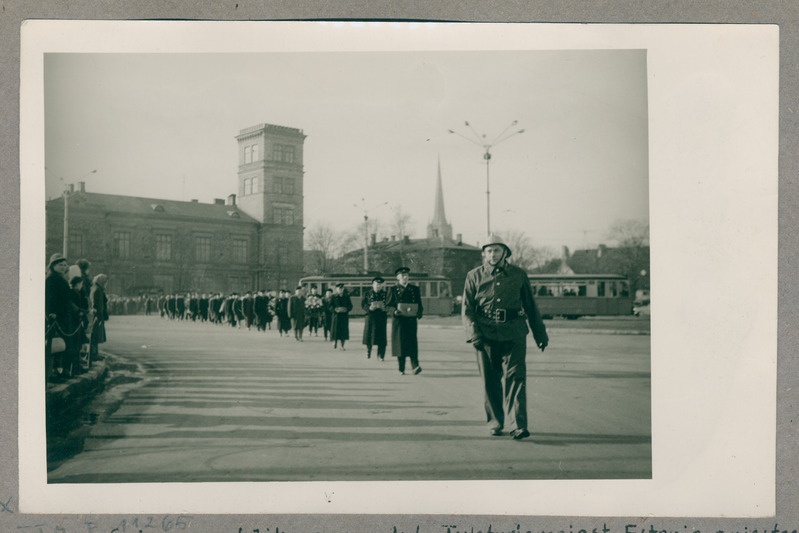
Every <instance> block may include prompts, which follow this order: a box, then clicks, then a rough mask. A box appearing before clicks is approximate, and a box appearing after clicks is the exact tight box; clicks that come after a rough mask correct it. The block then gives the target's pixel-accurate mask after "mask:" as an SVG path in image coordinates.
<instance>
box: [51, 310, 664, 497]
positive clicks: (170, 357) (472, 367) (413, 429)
mask: <svg viewBox="0 0 799 533" xmlns="http://www.w3.org/2000/svg"><path fill="white" fill-rule="evenodd" d="M423 323H424V321H423ZM361 327H362V322H360V321H355V320H354V321H353V322H352V323H351V332H352V338H353V341H352V342H350V343H348V344H347V351H340V350H334V349H333V348H332V345H331V344H330V343H328V342H325V341H324V340H323V339H322V337H307V336H306V339H305V341H304V342H302V343H300V342H297V341H295V340H294V339H293V338H280V337H279V336H278V334H277V332H276V331H268V332H266V333H259V332H256V331H254V330H253V331H247V330H238V329H232V328H229V327H223V326H210V325H203V324H199V323H178V322H169V321H165V320H162V319H160V318H158V317H144V316H139V317H125V318H123V317H119V318H117V317H114V319H113V320H112V321H111V322H109V324H108V334H109V339H110V341H109V342H108V343H107V344H106V345H104V348H105V349H106V351H108V352H109V353H112V354H114V355H115V356H118V357H120V358H123V359H126V360H130V361H135V362H138V363H139V364H140V365H142V367H143V368H144V369H145V373H144V375H145V376H146V377H145V379H144V380H143V381H141V382H140V383H139V384H138V386H136V387H134V388H133V389H131V390H130V391H128V392H127V394H126V397H125V400H124V402H123V403H122V405H121V406H120V407H119V409H117V410H116V411H115V412H113V413H112V414H110V415H109V416H107V417H104V418H103V419H101V420H100V421H98V423H97V424H96V425H95V426H93V427H92V428H91V432H90V434H89V435H88V437H87V438H86V440H85V448H84V450H83V452H81V453H79V454H78V455H76V456H74V457H72V458H71V459H68V460H66V461H64V462H63V463H61V464H60V465H58V466H57V467H56V468H54V469H53V470H51V471H50V472H49V479H48V481H49V482H51V483H61V482H66V483H70V482H80V483H92V482H114V483H124V482H159V481H170V482H189V481H279V480H292V481H298V480H300V481H320V480H326V481H333V480H428V479H430V480H434V479H452V480H458V479H611V478H649V477H651V432H650V427H651V416H650V406H651V403H650V361H649V341H650V337H649V336H648V335H612V334H591V333H585V332H580V331H576V332H575V331H569V330H567V329H557V328H552V330H551V344H550V348H548V349H547V350H546V352H545V353H543V354H542V353H540V352H538V351H537V350H533V349H532V348H533V347H532V346H531V348H530V349H529V350H528V403H529V419H530V429H531V431H532V433H533V436H532V437H531V438H529V439H526V440H524V441H513V440H512V439H510V438H509V437H490V436H489V435H488V431H487V427H486V426H485V424H484V418H483V417H484V414H483V407H482V397H481V394H480V391H479V383H478V380H479V377H478V374H477V369H476V363H475V360H474V356H473V353H472V352H471V351H470V349H469V348H468V346H467V345H465V344H464V343H463V340H462V334H461V330H460V329H458V328H449V327H440V326H426V327H425V326H424V325H423V326H422V327H420V331H419V338H420V345H421V356H420V359H421V364H422V367H423V368H424V371H423V373H422V374H420V375H417V376H413V375H405V376H402V375H399V373H398V372H397V368H396V361H395V360H393V359H391V358H390V356H389V357H387V360H386V362H384V363H380V362H378V361H376V360H375V359H374V358H373V359H371V360H367V359H366V357H365V351H364V348H363V346H362V345H361V344H360V342H359V339H360V333H361ZM112 392H113V390H112Z"/></svg>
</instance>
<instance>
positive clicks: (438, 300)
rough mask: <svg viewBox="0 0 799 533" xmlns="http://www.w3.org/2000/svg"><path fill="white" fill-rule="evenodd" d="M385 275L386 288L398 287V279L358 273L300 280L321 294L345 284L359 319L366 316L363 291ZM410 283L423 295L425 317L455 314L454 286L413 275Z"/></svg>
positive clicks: (443, 279) (441, 279) (432, 277)
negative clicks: (363, 306)
mask: <svg viewBox="0 0 799 533" xmlns="http://www.w3.org/2000/svg"><path fill="white" fill-rule="evenodd" d="M378 275H380V276H382V277H383V279H385V280H386V283H385V286H386V287H387V288H388V287H391V286H393V285H396V284H397V280H396V278H395V277H394V276H392V275H388V274H387V275H383V274H378V273H374V274H370V275H368V276H364V275H359V274H330V275H325V276H305V277H304V278H301V279H300V285H301V286H303V287H304V288H305V289H306V290H309V289H310V287H311V285H316V287H317V289H319V293H320V294H324V292H325V290H327V289H328V288H329V289H335V287H336V285H338V284H339V283H343V284H344V288H345V289H346V291H347V293H348V294H349V295H350V298H351V299H352V312H351V313H350V314H351V315H354V316H359V315H363V314H364V310H363V309H362V308H361V298H363V295H364V294H365V292H364V291H366V289H368V288H369V287H371V286H372V278H374V277H376V276H378ZM411 283H412V284H414V285H417V286H418V287H419V291H420V292H421V295H422V307H423V308H424V314H426V315H440V316H449V315H451V314H452V313H453V298H452V284H451V283H450V280H449V279H448V278H446V277H444V276H438V275H430V274H420V273H415V272H411Z"/></svg>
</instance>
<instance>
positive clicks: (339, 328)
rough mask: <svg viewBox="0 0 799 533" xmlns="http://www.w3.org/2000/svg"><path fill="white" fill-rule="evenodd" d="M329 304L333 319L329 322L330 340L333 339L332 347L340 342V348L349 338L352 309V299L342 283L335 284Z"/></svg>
mask: <svg viewBox="0 0 799 533" xmlns="http://www.w3.org/2000/svg"><path fill="white" fill-rule="evenodd" d="M330 305H331V307H332V310H333V314H332V316H333V319H332V321H331V323H330V340H331V341H333V349H334V350H335V349H336V347H337V346H338V345H339V344H340V345H341V349H342V350H346V348H344V344H345V343H346V342H347V340H349V338H350V311H352V300H351V299H350V295H349V293H348V292H347V291H346V290H345V289H344V284H343V283H339V284H337V285H336V290H335V292H334V293H333V296H332V297H331V298H330Z"/></svg>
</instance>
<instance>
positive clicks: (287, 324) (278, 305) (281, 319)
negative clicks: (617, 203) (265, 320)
mask: <svg viewBox="0 0 799 533" xmlns="http://www.w3.org/2000/svg"><path fill="white" fill-rule="evenodd" d="M275 316H276V317H277V329H278V331H279V332H280V336H281V337H282V336H283V334H284V333H285V334H286V336H287V337H288V334H289V331H291V317H290V316H289V291H288V290H287V289H280V294H279V296H278V297H277V301H276V302H275Z"/></svg>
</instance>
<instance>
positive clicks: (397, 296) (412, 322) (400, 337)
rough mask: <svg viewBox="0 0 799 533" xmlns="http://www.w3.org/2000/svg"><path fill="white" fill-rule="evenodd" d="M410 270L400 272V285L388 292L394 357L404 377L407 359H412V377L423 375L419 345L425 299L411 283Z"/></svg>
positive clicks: (398, 276)
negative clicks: (419, 326) (423, 300)
mask: <svg viewBox="0 0 799 533" xmlns="http://www.w3.org/2000/svg"><path fill="white" fill-rule="evenodd" d="M409 273H410V269H409V268H407V267H400V268H398V269H397V271H396V274H397V284H396V285H394V286H393V287H391V289H390V290H389V291H388V298H387V300H386V306H387V307H389V308H390V310H391V311H392V312H393V316H394V318H393V320H392V322H391V355H392V356H393V357H396V358H397V361H398V363H399V372H400V374H404V373H405V358H406V357H410V358H411V367H412V368H413V373H414V374H418V373H419V372H421V371H422V367H420V366H419V341H418V338H417V333H416V332H417V326H418V324H417V322H418V320H419V319H420V318H422V312H423V309H422V295H421V291H420V290H419V287H417V286H416V285H413V284H411V283H408V280H409Z"/></svg>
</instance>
